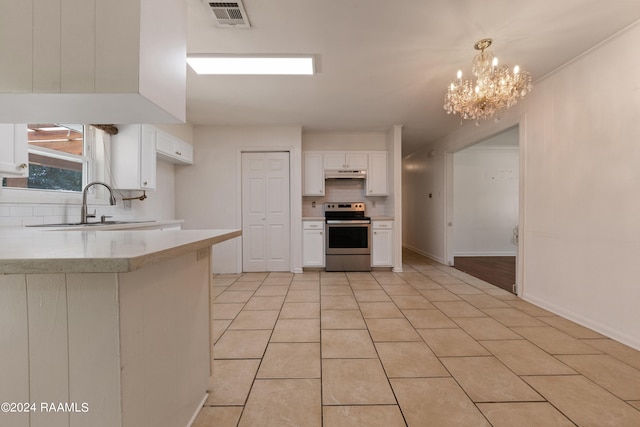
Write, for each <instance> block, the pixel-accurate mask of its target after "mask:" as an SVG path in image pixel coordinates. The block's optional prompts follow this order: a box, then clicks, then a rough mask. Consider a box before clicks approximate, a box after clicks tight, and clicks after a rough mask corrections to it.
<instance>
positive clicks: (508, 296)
mask: <svg viewBox="0 0 640 427" xmlns="http://www.w3.org/2000/svg"><path fill="white" fill-rule="evenodd" d="M483 290H484V291H485V293H487V294H489V295H493V296H494V297H496V298H498V299H500V300H502V301H513V300H517V299H519V298H518V296H517V295H516V294H514V293H512V292H509V291H505V290H504V289H500V288H498V287H495V286H494V287H493V288H492V289H483Z"/></svg>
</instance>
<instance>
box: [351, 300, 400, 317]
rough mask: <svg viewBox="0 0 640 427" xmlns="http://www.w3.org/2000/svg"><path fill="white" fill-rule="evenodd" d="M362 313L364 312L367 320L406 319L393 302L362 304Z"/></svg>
mask: <svg viewBox="0 0 640 427" xmlns="http://www.w3.org/2000/svg"><path fill="white" fill-rule="evenodd" d="M360 311H362V315H363V316H364V318H365V319H369V318H370V319H393V318H403V317H404V316H403V315H402V312H401V311H400V310H399V309H398V307H397V306H396V305H395V304H394V303H393V302H361V303H360Z"/></svg>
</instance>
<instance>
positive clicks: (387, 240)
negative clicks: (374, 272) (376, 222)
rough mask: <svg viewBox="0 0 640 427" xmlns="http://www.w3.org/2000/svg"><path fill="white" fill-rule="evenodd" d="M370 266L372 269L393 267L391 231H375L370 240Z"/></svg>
mask: <svg viewBox="0 0 640 427" xmlns="http://www.w3.org/2000/svg"><path fill="white" fill-rule="evenodd" d="M371 265H372V266H373V267H391V266H393V230H392V229H375V228H374V230H373V238H372V239H371Z"/></svg>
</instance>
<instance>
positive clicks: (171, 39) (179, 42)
mask: <svg viewBox="0 0 640 427" xmlns="http://www.w3.org/2000/svg"><path fill="white" fill-rule="evenodd" d="M186 24H187V2H185V1H176V0H109V1H83V0H57V1H42V0H39V1H4V2H3V3H2V14H0V28H2V34H3V35H4V36H3V37H0V57H1V58H2V66H0V117H2V118H3V121H4V122H5V123H56V122H58V123H167V122H173V123H176V122H180V121H184V120H185V117H186V109H185V103H186V96H185V95H186V66H185V57H186V37H187V32H186Z"/></svg>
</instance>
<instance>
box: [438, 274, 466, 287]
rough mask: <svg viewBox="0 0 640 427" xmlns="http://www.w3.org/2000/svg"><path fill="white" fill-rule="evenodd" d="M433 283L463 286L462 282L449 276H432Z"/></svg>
mask: <svg viewBox="0 0 640 427" xmlns="http://www.w3.org/2000/svg"><path fill="white" fill-rule="evenodd" d="M431 278H432V279H433V281H434V282H436V283H439V284H441V285H459V284H463V282H462V280H460V279H458V278H457V277H454V276H451V275H449V274H442V275H432V277H431Z"/></svg>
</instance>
